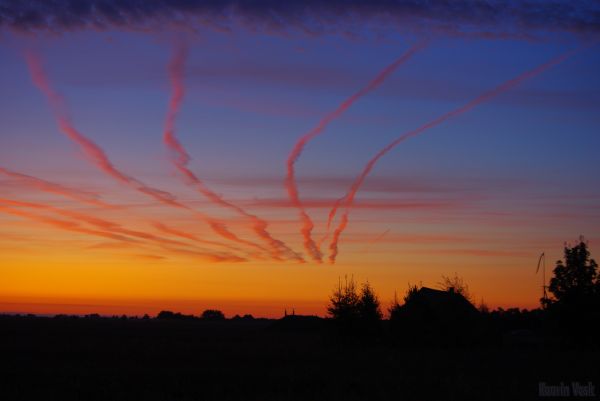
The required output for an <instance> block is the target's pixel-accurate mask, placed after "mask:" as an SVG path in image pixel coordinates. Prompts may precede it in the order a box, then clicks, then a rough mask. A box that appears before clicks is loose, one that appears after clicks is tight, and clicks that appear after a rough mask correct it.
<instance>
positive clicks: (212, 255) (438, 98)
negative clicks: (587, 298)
mask: <svg viewBox="0 0 600 401" xmlns="http://www.w3.org/2000/svg"><path fill="white" fill-rule="evenodd" d="M4 3H6V4H7V6H6V7H5V9H2V8H1V7H0V66H1V67H2V68H1V74H0V92H1V93H2V95H1V96H0V312H21V313H23V312H26V313H29V312H31V313H44V314H54V313H77V314H84V313H101V314H107V315H113V314H129V315H143V314H144V313H148V314H151V315H152V314H156V313H157V312H158V311H160V310H163V309H167V310H174V311H179V312H183V313H193V314H196V315H198V314H200V313H201V312H202V310H204V309H206V308H217V309H221V310H223V311H224V312H225V314H226V315H228V316H232V315H234V314H236V313H238V314H245V313H251V314H253V315H255V316H267V317H277V316H281V315H282V314H283V311H284V308H287V309H288V311H289V310H291V309H292V308H294V309H295V311H296V313H301V314H318V315H324V314H325V307H326V303H327V298H328V296H329V294H330V293H331V291H332V289H333V287H334V286H335V285H336V284H337V282H338V277H344V276H345V275H347V276H354V278H355V279H356V280H357V281H361V282H362V281H366V280H368V281H369V282H370V283H371V284H372V285H373V286H374V288H375V289H376V290H377V292H378V294H379V296H380V298H381V301H382V303H383V305H384V306H385V307H387V305H388V304H389V302H390V301H391V300H392V298H393V297H394V292H395V291H397V292H398V294H399V295H402V294H403V293H404V291H405V290H406V288H407V285H408V283H411V284H419V283H422V284H423V285H425V286H428V287H436V286H437V285H438V282H439V281H440V280H441V276H442V275H446V276H453V275H454V274H455V273H456V274H458V275H459V276H462V277H463V278H464V280H465V281H466V282H467V283H468V284H469V287H470V290H471V292H472V293H473V294H474V299H475V300H476V301H477V302H479V301H480V300H481V299H483V300H485V302H486V303H487V304H488V305H489V306H490V307H493V308H495V307H499V306H500V307H504V308H506V307H511V306H515V307H522V308H532V307H536V306H538V304H539V302H538V300H539V298H540V295H541V284H542V281H541V276H540V275H536V274H535V268H536V264H537V261H538V257H539V255H540V254H541V253H542V252H545V254H546V265H547V276H549V275H550V271H551V269H552V267H553V266H554V262H555V261H556V260H557V259H559V258H560V257H561V256H562V248H563V245H564V243H565V242H569V241H570V242H573V241H575V240H576V239H577V238H578V237H579V235H585V237H586V238H587V240H588V241H589V245H590V249H591V252H592V257H595V258H596V259H598V258H599V257H600V256H599V255H600V202H599V201H600V175H599V174H598V172H599V171H600V157H599V152H598V150H599V149H600V135H599V129H600V113H599V111H600V110H599V107H600V74H599V73H598V71H600V52H599V49H600V47H599V46H598V45H597V40H598V38H599V37H600V22H599V21H597V20H598V19H599V17H597V15H600V14H599V10H598V8H599V6H598V5H597V3H596V2H585V1H582V2H577V5H576V6H572V7H571V6H569V5H570V4H571V3H570V2H567V1H563V2H557V3H556V2H554V3H551V4H553V5H557V7H558V5H562V7H563V8H562V9H560V10H562V11H559V10H557V9H553V8H552V6H551V5H550V3H548V5H547V6H544V5H543V2H537V1H532V2H529V3H526V2H523V4H524V5H523V6H519V5H518V2H509V3H507V4H511V7H512V8H510V10H509V11H506V10H503V9H502V8H501V7H500V8H497V9H494V8H493V7H492V6H490V7H492V8H491V9H486V8H485V7H483V8H482V9H476V7H473V4H480V3H479V2H475V1H464V2H457V3H456V4H460V5H462V6H464V8H461V6H458V7H455V8H452V7H449V6H447V3H446V2H444V1H433V2H420V1H410V2H408V1H406V2H402V1H398V2H394V1H392V2H386V1H383V0H381V1H380V0H377V1H373V2H371V3H367V4H371V6H364V8H362V7H361V6H359V3H361V2H359V1H351V2H348V3H346V4H348V5H349V8H348V10H347V11H345V12H342V11H341V10H340V9H339V7H340V4H341V3H342V2H341V1H332V2H331V4H330V5H329V6H325V5H319V4H320V3H319V2H316V1H303V2H302V1H300V2H298V3H297V4H303V7H298V8H294V7H286V6H283V5H278V2H271V1H266V0H265V1H257V2H253V3H252V4H253V5H252V6H248V7H242V6H241V5H240V4H244V2H238V1H224V2H222V4H223V6H222V7H216V6H214V9H211V6H210V5H207V6H206V7H205V8H204V7H196V6H194V4H198V3H202V2H197V1H181V2H174V3H173V5H172V6H168V5H165V4H168V2H167V3H164V4H163V3H161V4H163V5H162V6H156V7H155V8H152V7H148V8H147V9H146V8H144V6H143V5H142V4H143V2H142V3H140V2H135V1H124V2H121V3H119V2H116V1H109V0H106V1H99V0H96V1H84V2H82V4H87V5H88V6H89V7H87V8H86V7H82V8H77V7H75V6H74V7H73V8H72V9H70V10H68V12H67V11H65V9H59V6H58V5H48V6H43V4H44V2H36V1H34V2H31V3H30V5H23V4H24V3H22V4H21V5H18V3H16V2H5V1H0V5H3V4H4ZM150 3H152V2H150ZM238 3H239V4H238ZM336 3H338V4H337V5H336ZM404 3H407V4H408V3H411V4H412V6H413V7H412V8H411V7H408V6H407V7H399V6H398V7H395V6H393V5H392V4H404ZM492 3H494V4H495V3H497V2H492ZM56 4H61V2H57V3H56ZM65 4H66V3H65ZM118 4H121V5H120V6H119V5H118ZM156 4H158V3H156ZM207 4H209V3H207ZM210 4H213V3H210ZM245 4H248V3H245ZM426 4H430V5H431V9H427V7H428V6H427V5H426ZM444 4H446V6H445V7H447V9H444ZM525 4H527V5H525ZM101 5H111V7H113V8H110V7H109V8H102V7H101ZM132 5H135V7H138V8H135V7H134V8H130V6H131V7H133V6H132ZM469 5H471V7H469ZM28 7H29V8H28ZM119 7H122V8H119ZM161 7H162V8H161ZM528 7H529V8H528ZM107 10H108V11H107ZM533 11H536V12H533ZM456 13H460V18H458V17H457V15H456ZM594 13H595V14H594ZM594 15H595V16H596V17H594ZM594 18H596V20H594ZM447 113H450V114H447ZM403 135H404V136H403ZM303 139H304V140H305V141H304V142H302V140H303ZM397 139H400V140H399V141H398V143H397V144H395V145H397V146H394V147H393V148H391V147H390V148H389V149H388V150H389V151H387V152H386V153H385V154H383V155H382V157H380V158H378V159H373V158H374V157H376V155H377V154H378V152H380V151H381V150H382V149H384V148H385V147H386V146H387V145H389V144H391V143H392V144H393V141H395V140H397ZM404 139H406V140H404ZM299 141H300V142H299ZM301 146H303V147H302V148H300V147H301ZM294 150H296V151H297V152H296V153H294ZM186 154H187V155H189V158H190V159H189V161H188V160H187V159H186V157H185V156H186ZM296 156H297V158H296ZM370 160H373V161H374V163H373V164H372V165H371V166H369V165H368V164H367V163H368V162H369V161H370ZM368 167H372V169H370V170H368V171H365V170H364V169H365V168H368ZM363 171H364V172H365V175H364V176H363V178H364V180H362V181H361V180H360V174H361V172H363ZM292 173H293V174H292ZM367 173H368V174H367ZM353 183H354V185H353ZM295 190H297V192H295ZM354 192H356V193H355V197H353V194H354ZM296 194H297V196H296ZM347 194H349V196H345V195H347ZM334 207H337V209H335V210H336V212H337V213H336V214H335V216H334V218H333V220H332V221H331V224H330V227H329V228H328V224H327V223H328V216H330V212H331V210H332V208H334ZM346 219H347V220H346ZM346 222H347V225H346V224H345V223H346ZM311 223H312V224H313V225H314V227H313V228H312V229H311V227H310V226H311ZM336 238H337V254H336Z"/></svg>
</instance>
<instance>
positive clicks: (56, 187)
mask: <svg viewBox="0 0 600 401" xmlns="http://www.w3.org/2000/svg"><path fill="white" fill-rule="evenodd" d="M0 174H4V175H5V176H7V177H10V178H14V179H17V180H19V181H21V182H22V183H24V184H25V185H28V186H30V187H32V188H36V189H38V190H40V191H43V192H47V193H50V194H54V195H60V196H63V197H66V198H70V199H73V200H76V201H78V202H82V203H86V204H89V205H92V206H99V207H102V208H114V207H115V206H113V205H110V204H108V203H106V202H103V201H101V200H100V199H99V198H100V197H99V196H98V195H97V194H92V193H89V192H84V191H79V190H76V189H72V188H67V187H65V186H63V185H61V184H57V183H54V182H50V181H46V180H43V179H41V178H37V177H33V176H30V175H27V174H21V173H17V172H15V171H12V170H8V169H5V168H2V167H0Z"/></svg>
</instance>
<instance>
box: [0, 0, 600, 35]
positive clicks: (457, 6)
mask: <svg viewBox="0 0 600 401" xmlns="http://www.w3.org/2000/svg"><path fill="white" fill-rule="evenodd" d="M372 20H375V21H377V22H378V23H379V25H378V26H380V27H382V26H385V27H389V28H392V29H401V30H404V29H407V30H414V29H418V30H422V31H447V32H467V33H468V32H469V31H480V32H484V33H487V34H490V35H493V34H496V35H519V34H528V33H530V32H531V31H544V32H570V33H575V34H578V35H581V34H583V35H593V36H596V35H598V33H600V2H598V1H596V0H587V1H585V0H578V1H572V0H523V1H521V0H488V1H484V0H326V1H324V0H285V1H284V0H29V1H23V0H0V29H10V30H13V31H20V32H36V31H54V32H64V31H77V30H84V29H96V30H104V29H135V30H144V29H157V28H161V27H163V28H164V27H169V26H173V25H184V26H189V27H201V26H212V27H219V28H220V29H230V28H231V27H232V26H234V25H236V26H237V24H242V25H244V26H247V27H252V28H253V29H261V30H268V31H286V30H290V29H291V30H299V31H301V32H305V33H314V34H319V33H328V32H344V33H345V32H349V31H352V30H353V28H357V27H360V26H362V24H364V23H365V22H368V21H372Z"/></svg>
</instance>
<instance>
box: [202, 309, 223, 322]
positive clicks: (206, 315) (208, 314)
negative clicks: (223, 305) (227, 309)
mask: <svg viewBox="0 0 600 401" xmlns="http://www.w3.org/2000/svg"><path fill="white" fill-rule="evenodd" d="M200 317H201V318H202V319H203V320H225V315H224V314H223V312H221V311H220V310H217V309H206V310H205V311H204V312H202V315H201V316H200Z"/></svg>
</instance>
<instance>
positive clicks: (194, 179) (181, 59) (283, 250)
mask: <svg viewBox="0 0 600 401" xmlns="http://www.w3.org/2000/svg"><path fill="white" fill-rule="evenodd" d="M187 54H188V49H187V46H186V45H185V44H184V43H183V42H180V43H178V45H177V46H176V48H175V52H174V53H173V57H172V58H171V61H170V63H169V66H168V73H169V80H170V82H171V88H172V92H171V99H170V100H169V107H168V110H167V116H166V119H165V129H164V134H163V141H164V143H165V145H166V146H167V147H168V148H169V150H170V151H171V153H172V162H173V164H174V165H175V167H176V168H177V170H178V171H179V172H180V173H181V175H182V176H183V177H184V178H185V180H186V182H187V183H188V184H189V185H191V186H193V187H194V188H195V189H196V190H197V191H198V192H200V193H201V194H202V195H203V196H205V197H206V198H207V199H208V200H209V201H210V202H212V203H214V204H215V205H218V206H221V207H225V208H228V209H230V210H233V211H235V212H236V213H238V214H239V215H241V216H243V217H244V218H246V219H247V220H249V221H250V224H251V225H252V229H253V231H254V232H255V234H256V235H257V236H258V237H259V238H260V239H262V240H263V241H265V242H266V243H267V244H268V245H269V247H270V248H271V256H272V257H273V258H274V259H275V260H283V258H284V257H285V258H291V259H294V260H297V261H299V262H304V259H303V258H302V256H300V255H299V254H298V253H296V252H294V251H293V250H292V249H290V248H289V247H288V246H287V245H285V244H284V243H283V242H282V241H280V240H277V239H275V238H273V237H272V236H271V234H269V232H268V231H267V227H268V223H267V222H266V221H264V220H263V219H260V218H259V217H257V216H255V215H253V214H250V213H248V212H246V211H245V210H244V209H242V208H241V207H239V206H237V205H234V204H233V203H231V202H228V201H226V200H225V199H223V198H222V197H221V196H220V195H219V194H217V193H216V192H214V191H213V190H211V189H210V188H209V187H207V186H206V184H205V183H204V182H203V181H202V180H201V179H200V178H199V177H198V176H197V175H196V174H194V173H193V172H192V171H191V170H190V169H189V168H188V163H189V161H190V156H189V154H188V153H187V151H186V149H185V147H184V146H183V145H182V144H181V142H179V140H178V139H177V136H176V135H175V121H176V117H177V114H178V113H179V110H180V108H181V103H182V101H183V97H184V94H185V86H184V82H183V77H184V67H185V61H186V59H187Z"/></svg>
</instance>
